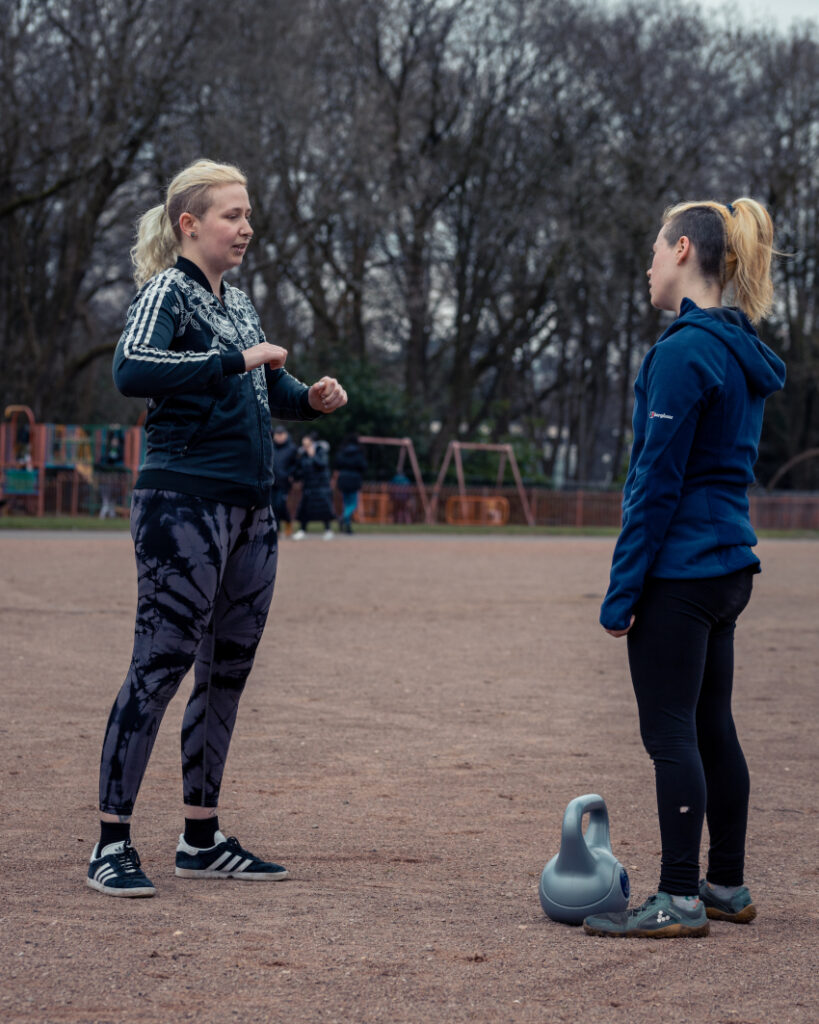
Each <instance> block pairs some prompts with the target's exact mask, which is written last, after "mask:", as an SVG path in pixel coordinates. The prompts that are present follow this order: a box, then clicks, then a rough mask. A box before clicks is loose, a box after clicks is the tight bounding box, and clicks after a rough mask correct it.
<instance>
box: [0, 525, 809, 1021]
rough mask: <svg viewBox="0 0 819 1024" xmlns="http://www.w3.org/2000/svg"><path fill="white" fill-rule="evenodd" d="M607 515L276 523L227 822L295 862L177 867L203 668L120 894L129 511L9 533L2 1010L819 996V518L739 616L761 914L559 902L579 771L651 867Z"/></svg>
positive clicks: (83, 1015) (644, 878) (643, 776)
mask: <svg viewBox="0 0 819 1024" xmlns="http://www.w3.org/2000/svg"><path fill="white" fill-rule="evenodd" d="M612 544H613V541H612V540H611V539H601V538H589V539H569V538H562V537H548V538H532V539H519V538H494V537H490V538H486V537H475V538H472V537H467V538H462V537H453V538H449V537H441V536H433V537H417V536H412V537H411V536H406V537H401V536H398V537H395V536H390V537H386V536H380V537H379V536H367V537H361V536H359V537H356V536H354V537H351V538H336V540H334V541H333V542H332V543H325V542H323V541H322V540H321V539H320V537H318V536H315V537H313V536H308V538H307V539H306V540H305V541H303V542H301V543H297V542H292V541H289V542H286V543H285V544H283V545H282V553H281V560H280V569H279V580H278V584H277V592H276V597H275V598H274V606H273V612H272V615H271V618H270V621H269V624H268V628H267V632H266V634H265V637H264V639H263V641H262V644H261V647H260V649H259V653H258V657H257V660H256V665H255V668H254V671H253V673H252V675H251V678H250V681H249V683H248V688H247V690H246V691H245V695H244V698H243V701H242V705H241V707H240V710H239V721H238V724H237V728H236V732H235V735H234V740H233V746H232V749H231V754H230V758H229V761H228V765H227V770H226V775H225V785H224V789H223V793H222V808H221V813H220V821H221V822H222V824H223V827H224V829H225V831H226V832H228V833H229V834H234V833H235V834H236V835H238V837H239V838H240V840H241V842H242V843H243V844H244V845H245V846H247V847H248V848H249V849H251V850H253V851H254V852H256V853H259V854H263V855H265V856H268V857H270V858H271V859H274V860H277V861H279V862H281V863H284V864H285V865H287V866H288V867H289V869H290V871H291V873H292V875H293V879H292V880H291V881H287V882H281V883H277V884H259V883H247V882H244V883H243V882H235V881H216V882H212V881H191V880H185V879H179V878H176V877H175V876H174V873H173V862H174V850H175V845H176V840H177V836H178V834H179V831H180V828H181V815H180V804H179V801H180V781H179V780H180V770H179V749H178V746H179V740H178V734H179V726H180V721H181V716H182V710H183V704H184V700H185V699H186V698H185V695H184V694H185V691H186V690H187V689H188V681H187V680H186V682H185V683H183V687H182V691H180V693H179V694H178V695H177V698H176V699H175V700H174V702H173V703H172V704H171V707H170V709H169V711H168V713H167V715H166V717H165V721H164V723H163V726H162V729H161V731H160V734H159V738H158V741H157V745H156V747H155V750H154V755H153V758H152V761H151V763H150V766H149V769H148V773H147V776H146V779H145V783H144V785H143V788H142V791H141V794H140V799H139V803H138V805H137V812H136V815H135V819H134V830H133V831H134V839H135V842H136V845H137V847H138V849H139V852H140V855H141V857H142V860H143V866H144V867H145V869H146V870H147V872H148V874H149V876H150V877H151V878H152V879H153V881H154V883H155V884H156V886H157V890H158V892H157V896H156V897H155V898H153V899H149V900H114V899H110V898H106V897H104V896H102V895H100V894H98V893H96V892H94V891H92V890H91V889H89V888H88V887H87V886H86V884H85V873H86V866H87V859H88V856H89V853H90V851H91V849H92V846H93V844H94V842H95V840H96V835H97V813H96V789H97V766H98V761H99V749H100V744H101V740H102V733H103V729H104V726H105V722H106V719H107V716H108V712H109V709H110V706H111V703H112V701H113V698H114V695H115V692H116V690H117V689H118V688H119V686H120V684H121V681H122V679H123V677H124V674H125V670H126V668H127V664H128V660H129V658H130V643H131V630H132V616H133V611H134V600H135V573H134V568H133V557H132V551H131V543H130V539H129V537H128V536H127V534H112V535H100V536H85V535H81V534H80V535H71V534H65V535H55V534H48V535H42V536H40V535H35V534H32V533H26V534H12V533H6V534H0V629H1V630H2V632H0V644H1V647H0V671H1V672H2V682H1V684H0V696H1V697H2V709H3V713H2V719H1V720H0V742H1V743H2V758H0V774H1V775H2V794H1V796H0V801H1V803H2V806H1V807H0V821H2V832H1V836H2V838H1V839H0V855H1V856H2V867H3V870H2V874H1V875H0V892H1V893H2V905H1V906H0V917H1V919H0V942H1V943H2V955H1V956H0V1020H2V1021H3V1022H5V1024H29V1022H38V1024H39V1022H66V1024H68V1022H71V1024H77V1022H82V1024H103V1022H106V1024H107V1022H115V1024H121V1022H157V1024H168V1022H177V1021H198V1022H205V1024H210V1022H230V1021H238V1022H248V1024H254V1022H267V1021H271V1022H279V1021H281V1022H285V1021H287V1022H291V1021H292V1022H296V1021H315V1022H331V1021H336V1022H343V1024H347V1022H367V1024H369V1022H373V1024H374V1022H405V1021H406V1022H462V1021H478V1022H496V1021H497V1022H506V1021H508V1022H552V1021H555V1022H564V1021H565V1022H569V1021H571V1022H575V1021H583V1022H584V1024H620V1022H623V1024H626V1022H629V1024H631V1022H636V1024H640V1022H644V1021H645V1022H649V1021H650V1022H654V1021H658V1020H673V1021H674V1022H675V1024H683V1022H698V1024H767V1022H776V1024H797V1022H799V1024H802V1022H804V1024H808V1022H815V1021H816V1020H817V1019H819V1010H817V994H818V993H817V981H816V977H817V967H818V966H819V964H818V963H817V959H818V958H817V949H818V948H819V943H817V929H816V925H817V916H818V914H817V911H818V910H819V901H817V890H818V889H819V870H817V856H816V853H817V824H818V823H819V817H817V804H816V801H817V788H816V782H817V771H816V713H817V695H816V682H817V664H819V640H818V639H817V636H818V634H817V597H819V584H818V583H817V580H819V543H816V542H812V541H806V540H794V541H787V540H778V541H764V542H763V543H761V544H760V549H759V550H760V555H761V557H762V559H763V563H764V566H765V571H764V573H763V575H762V576H761V577H758V578H757V584H756V587H755V594H754V598H753V600H752V603H751V606H750V608H749V609H748V611H747V612H746V613H745V614H744V616H743V617H742V619H741V621H740V628H739V631H738V637H737V648H738V655H737V681H736V700H735V709H736V718H737V721H738V727H739V730H740V734H741V737H742V739H743V743H744V746H745V751H746V755H747V757H748V761H749V764H750V769H751V775H752V797H751V814H750V836H749V847H748V862H747V876H746V880H747V882H748V884H749V886H750V887H751V890H752V892H753V893H754V895H755V900H756V903H757V906H758V908H759V916H758V918H757V920H756V921H755V922H754V923H753V924H752V925H749V926H738V925H730V924H725V923H718V922H714V923H712V925H711V934H710V936H708V937H707V938H702V939H685V940H676V941H673V940H666V941H653V940H612V939H596V938H592V937H589V936H587V935H585V934H584V933H583V932H582V930H580V929H577V928H570V927H566V926H564V925H558V924H555V923H553V922H551V921H549V920H548V919H547V918H546V917H544V915H543V913H542V911H541V908H540V905H539V902H538V898H537V884H538V879H539V876H540V872H541V870H542V868H543V866H544V864H545V863H546V862H547V861H548V860H549V859H550V857H551V856H552V855H553V854H554V853H555V852H556V851H557V847H558V844H559V835H560V826H561V821H562V817H563V811H564V809H565V807H566V804H567V803H568V801H569V800H570V799H571V798H572V797H574V796H577V795H579V794H581V793H588V792H598V793H600V794H602V795H603V796H604V798H605V799H606V801H607V804H608V808H609V812H610V816H611V829H612V843H613V847H614V852H615V854H616V855H617V856H618V857H619V859H620V860H621V861H622V862H623V863H624V864H625V865H626V867H627V869H628V871H629V874H630V877H631V884H632V891H633V897H634V898H635V899H636V900H642V899H643V898H645V897H646V896H647V895H649V894H650V893H651V892H653V891H655V890H656V885H657V876H658V864H659V858H658V852H659V837H658V829H657V823H656V814H655V810H654V788H653V770H652V766H651V763H650V761H649V759H648V757H647V756H646V754H645V753H644V751H643V749H642V746H641V743H640V739H639V735H638V730H637V719H636V710H635V707H634V703H633V696H632V693H631V686H630V682H629V677H628V673H627V666H626V651H625V644H624V642H623V641H617V640H614V639H612V638H610V637H608V636H606V635H605V634H604V633H603V631H602V630H601V629H600V628H599V626H598V625H597V612H598V606H599V601H600V597H601V594H602V592H603V590H604V589H605V585H606V580H607V575H608V561H609V557H610V554H611V548H612Z"/></svg>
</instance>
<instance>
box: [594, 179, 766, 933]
mask: <svg viewBox="0 0 819 1024" xmlns="http://www.w3.org/2000/svg"><path fill="white" fill-rule="evenodd" d="M772 253H773V224H772V223H771V218H770V216H769V215H768V212H767V210H766V209H765V208H764V207H763V206H762V205H761V204H760V203H758V202H756V201H755V200H753V199H745V198H743V199H735V200H734V202H733V203H728V204H723V203H719V202H714V201H706V202H686V203H679V204H677V205H676V206H673V207H671V208H669V209H668V210H667V211H666V213H665V215H664V217H663V223H662V226H661V228H660V230H659V232H658V234H657V238H656V240H655V242H654V255H653V259H652V262H651V267H650V268H649V271H648V279H649V290H650V298H651V304H652V305H653V306H654V307H655V308H657V309H666V310H669V311H670V312H673V313H674V315H675V319H674V322H673V323H672V324H671V325H670V326H669V327H668V329H667V330H666V331H665V332H664V333H663V335H662V336H661V337H660V339H659V341H658V342H657V343H656V344H655V345H654V347H653V348H651V349H650V350H649V352H648V354H647V355H646V357H645V359H644V360H643V364H642V366H641V368H640V372H639V374H638V376H637V381H636V384H635V388H634V395H635V397H634V443H633V446H632V450H631V463H630V465H629V471H628V477H627V479H626V485H625V489H624V493H623V527H622V530H621V533H620V536H619V538H618V540H617V545H616V547H615V549H614V557H613V559H612V566H611V582H610V585H609V588H608V592H607V594H606V598H605V600H604V601H603V606H602V609H601V612H600V622H601V624H602V626H603V628H604V629H605V630H606V632H608V633H610V634H611V635H612V636H614V637H623V636H625V637H627V638H628V639H627V645H628V659H629V667H630V669H631V679H632V684H633V687H634V693H635V696H636V698H637V709H638V713H639V719H640V735H641V737H642V740H643V744H644V746H645V748H646V751H647V752H648V754H649V756H650V757H651V759H652V761H653V762H654V773H655V781H656V795H657V810H658V815H659V824H660V839H661V845H662V858H661V863H660V880H659V887H658V891H657V892H656V893H655V894H654V895H652V896H650V897H649V898H648V900H646V902H645V903H643V904H642V906H639V907H635V908H634V909H633V910H627V911H623V912H622V913H613V914H596V915H593V916H591V917H588V918H587V919H586V921H585V923H584V924H585V929H586V931H587V932H590V933H591V934H593V935H615V936H624V937H637V938H641V937H644V936H645V937H652V938H653V937H676V936H686V935H688V936H697V935H706V934H707V933H708V927H709V925H708V919H709V918H714V919H717V920H723V921H732V922H737V923H745V922H748V921H751V920H753V918H754V917H755V916H756V908H755V907H754V904H753V901H752V899H751V895H750V893H749V891H748V889H747V887H746V886H745V884H744V877H743V872H744V864H745V836H746V830H747V823H748V795H749V788H750V782H749V774H748V766H747V764H746V762H745V756H744V754H743V752H742V747H741V746H740V742H739V739H738V737H737V732H736V728H735V726H734V719H733V715H732V711H731V698H732V690H733V674H734V630H735V627H736V621H737V618H738V616H739V614H740V613H741V612H742V610H743V609H744V608H745V606H746V605H747V604H748V601H749V600H750V597H751V589H752V585H753V578H754V575H755V574H756V573H758V572H759V571H760V565H759V559H758V558H757V556H756V555H755V554H754V552H753V547H754V545H755V544H756V536H755V535H754V531H753V528H752V526H751V521H750V517H749V507H748V495H747V489H748V486H749V484H751V483H752V481H753V479H754V472H753V467H754V464H755V462H756V459H757V451H758V445H759V437H760V431H761V429H762V412H763V407H764V404H765V399H766V398H767V397H768V396H769V395H772V394H773V393H774V392H775V391H778V390H779V389H780V388H781V387H782V386H783V384H784V382H785V365H784V363H783V362H782V360H781V359H780V358H779V357H778V356H777V355H776V354H775V353H774V352H772V351H771V349H769V348H768V347H767V346H766V345H765V344H764V343H763V342H762V341H761V340H760V338H759V336H758V335H757V333H756V331H755V329H754V327H753V324H754V323H755V322H757V321H759V320H760V319H761V318H762V317H763V316H765V314H766V313H767V312H768V311H769V310H770V308H771V305H772V303H773V284H772V281H771V270H770V268H771V257H772ZM729 282H731V283H732V285H733V288H734V293H735V296H736V302H737V305H738V307H739V308H735V307H732V306H724V305H723V303H722V297H723V291H724V290H725V288H726V287H727V285H728V284H729ZM704 819H705V820H706V821H707V824H708V834H709V849H708V864H707V870H706V874H705V878H704V879H700V878H699V855H700V840H701V836H702V827H703V820H704Z"/></svg>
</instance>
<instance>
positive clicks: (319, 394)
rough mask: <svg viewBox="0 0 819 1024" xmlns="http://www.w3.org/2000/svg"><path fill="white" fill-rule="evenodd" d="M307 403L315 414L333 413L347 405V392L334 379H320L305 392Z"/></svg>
mask: <svg viewBox="0 0 819 1024" xmlns="http://www.w3.org/2000/svg"><path fill="white" fill-rule="evenodd" d="M307 401H308V402H309V403H310V407H311V408H312V409H315V410H316V412H335V411H336V409H340V408H341V407H342V405H346V404H347V392H346V391H345V390H344V388H343V387H342V386H341V385H340V384H339V382H338V381H337V380H336V379H335V377H322V378H321V380H317V381H316V383H315V384H313V386H312V387H311V388H310V390H309V391H308V392H307Z"/></svg>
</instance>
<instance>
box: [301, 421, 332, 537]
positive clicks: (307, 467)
mask: <svg viewBox="0 0 819 1024" xmlns="http://www.w3.org/2000/svg"><path fill="white" fill-rule="evenodd" d="M294 476H295V478H296V479H297V480H301V483H302V493H301V501H300V502H299V508H298V512H297V513H296V517H297V519H298V521H299V529H298V530H296V532H295V533H294V534H293V540H303V539H304V536H305V534H306V533H307V527H308V526H309V525H310V523H311V522H315V521H318V522H320V523H324V539H325V540H332V539H333V536H334V534H333V531H332V529H331V528H330V523H331V522H332V521H333V519H335V513H334V512H333V495H332V492H331V490H330V448H329V445H328V444H327V442H326V441H320V440H318V438H317V437H316V436H315V435H312V434H308V435H307V436H306V437H304V438H302V442H301V447H300V448H299V450H298V455H297V458H296V469H295V473H294Z"/></svg>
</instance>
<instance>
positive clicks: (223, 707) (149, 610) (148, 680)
mask: <svg viewBox="0 0 819 1024" xmlns="http://www.w3.org/2000/svg"><path fill="white" fill-rule="evenodd" d="M131 535H132V537H133V539H134V548H135V552H136V562H137V574H138V602H137V615H136V629H135V632H134V653H133V657H132V659H131V668H130V671H129V673H128V676H127V678H126V680H125V682H124V683H123V684H122V688H121V689H120V691H119V694H118V696H117V699H116V701H115V702H114V706H113V708H112V709H111V715H110V717H109V719H108V728H107V730H106V733H105V741H104V743H103V748H102V761H101V765H100V810H102V811H105V812H107V813H109V814H118V815H130V814H131V813H132V811H133V809H134V801H135V800H136V797H137V793H138V792H139V786H140V783H141V782H142V777H143V775H144V773H145V769H146V767H147V765H148V758H149V757H150V756H151V750H152V749H153V745H154V740H155V739H156V734H157V730H158V729H159V724H160V722H161V721H162V716H163V714H164V713H165V709H166V708H167V706H168V704H169V703H170V700H171V698H172V697H173V695H174V694H175V693H176V691H177V689H178V687H179V684H180V683H181V682H182V679H183V677H184V676H185V674H186V673H187V672H188V670H189V669H190V668H191V666H194V665H195V669H194V684H193V692H192V693H191V696H190V699H189V701H188V705H187V708H186V709H185V715H184V718H183V720H182V795H183V800H184V802H185V803H186V804H192V805H195V806H201V807H216V806H218V802H219V789H220V786H221V782H222V773H223V771H224V767H225V759H226V758H227V752H228V747H229V745H230V738H231V734H232V733H233V725H234V722H235V721H236V712H237V709H238V706H239V698H240V696H241V694H242V690H243V688H244V685H245V681H246V679H247V677H248V674H249V673H250V669H251V667H252V665H253V659H254V656H255V653H256V647H257V645H258V643H259V640H260V639H261V636H262V631H263V630H264V626H265V621H266V619H267V612H268V608H269V606H270V600H271V598H272V596H273V585H274V583H275V579H276V558H277V552H278V546H277V543H276V541H277V535H276V522H275V519H274V517H273V513H272V510H271V509H270V508H258V509H247V508H239V507H236V506H231V505H223V504H221V503H220V502H216V501H210V500H208V499H205V498H194V497H189V496H187V495H184V494H176V493H174V492H171V491H157V490H138V491H134V496H133V501H132V506H131Z"/></svg>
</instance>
